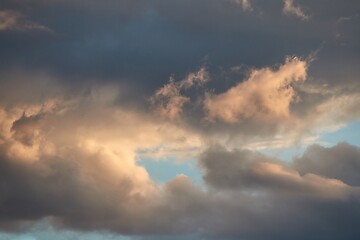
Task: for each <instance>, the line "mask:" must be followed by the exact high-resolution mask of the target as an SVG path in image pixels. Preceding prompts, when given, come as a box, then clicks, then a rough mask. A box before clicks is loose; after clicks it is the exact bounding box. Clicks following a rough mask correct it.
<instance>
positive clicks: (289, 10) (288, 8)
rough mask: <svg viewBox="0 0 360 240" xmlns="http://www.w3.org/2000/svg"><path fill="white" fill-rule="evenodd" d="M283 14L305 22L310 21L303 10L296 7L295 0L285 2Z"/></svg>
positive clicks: (285, 0)
mask: <svg viewBox="0 0 360 240" xmlns="http://www.w3.org/2000/svg"><path fill="white" fill-rule="evenodd" d="M283 13H284V14H287V15H294V16H296V17H299V18H301V19H303V20H308V19H309V16H308V15H307V14H305V13H304V11H303V10H302V8H301V7H300V6H298V5H295V3H294V0H284V8H283Z"/></svg>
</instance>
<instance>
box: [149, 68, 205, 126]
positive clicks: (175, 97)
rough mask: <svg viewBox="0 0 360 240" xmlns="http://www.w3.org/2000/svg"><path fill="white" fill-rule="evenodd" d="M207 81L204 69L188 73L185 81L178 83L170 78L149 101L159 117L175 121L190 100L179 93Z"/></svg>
mask: <svg viewBox="0 0 360 240" xmlns="http://www.w3.org/2000/svg"><path fill="white" fill-rule="evenodd" d="M207 81H208V73H207V71H206V69H205V68H204V67H202V68H200V69H199V70H198V71H197V72H195V73H189V74H188V75H187V77H186V78H185V79H183V80H181V81H179V82H175V79H174V78H173V77H170V80H169V82H168V83H167V84H165V85H164V86H163V87H162V88H160V89H158V90H157V91H156V92H155V94H154V95H153V96H152V97H151V98H150V101H151V103H152V104H153V105H154V106H155V107H156V110H157V112H158V113H159V114H160V115H161V116H164V117H167V118H169V119H172V120H173V119H177V118H179V117H180V115H181V113H182V111H183V106H184V104H185V103H187V102H189V101H190V98H189V97H186V96H183V95H182V94H181V91H182V90H186V89H189V88H191V87H193V86H195V85H198V86H202V85H204V84H205V83H206V82H207Z"/></svg>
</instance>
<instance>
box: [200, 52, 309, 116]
mask: <svg viewBox="0 0 360 240" xmlns="http://www.w3.org/2000/svg"><path fill="white" fill-rule="evenodd" d="M306 76H307V63H306V61H303V60H301V59H298V58H288V59H287V60H286V62H285V63H284V64H283V65H281V66H280V67H279V68H278V69H276V70H273V69H271V68H262V69H255V70H252V71H251V72H250V74H249V77H248V78H247V79H246V80H245V81H243V82H240V83H238V84H236V85H235V86H234V87H232V88H230V89H229V90H227V91H226V92H224V93H221V94H218V95H208V96H207V98H206V99H205V101H204V108H205V110H206V111H207V119H209V120H210V121H213V120H216V119H219V120H221V121H224V122H227V123H236V122H239V121H241V120H243V119H255V120H258V121H260V122H265V121H266V122H274V121H279V120H286V119H288V118H289V117H290V105H291V103H292V102H294V101H296V93H295V91H294V89H293V88H292V86H291V84H293V83H296V82H301V81H304V80H305V79H306Z"/></svg>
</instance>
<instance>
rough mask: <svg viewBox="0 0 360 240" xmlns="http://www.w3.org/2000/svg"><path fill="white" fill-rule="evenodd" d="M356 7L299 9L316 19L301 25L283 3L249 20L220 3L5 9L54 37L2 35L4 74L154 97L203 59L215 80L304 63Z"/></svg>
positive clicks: (30, 4)
mask: <svg viewBox="0 0 360 240" xmlns="http://www.w3.org/2000/svg"><path fill="white" fill-rule="evenodd" d="M353 2H354V1H349V2H346V3H340V2H338V1H332V2H331V5H334V8H337V6H338V5H341V8H340V9H341V11H339V12H334V11H333V10H332V9H330V10H329V11H323V4H319V3H312V2H308V1H306V2H302V1H301V2H299V4H301V5H303V6H306V8H307V9H309V11H310V12H311V13H312V15H313V18H312V20H311V22H303V21H299V20H297V19H293V18H289V17H288V16H286V15H283V14H282V7H283V2H282V1H275V2H272V3H271V4H270V3H268V2H267V1H253V8H254V11H252V12H246V11H245V12H244V11H243V10H242V8H241V6H237V5H236V4H234V3H233V2H232V1H225V0H224V1H214V0H211V1H204V0H201V1H171V2H167V1H149V2H148V1H141V2H137V3H133V1H119V2H116V1H103V2H101V3H99V2H95V1H86V3H85V2H84V1H52V2H43V1H26V2H25V3H23V2H20V1H3V2H2V4H1V7H2V8H3V9H13V10H16V11H19V12H21V13H22V14H24V15H26V16H27V18H28V19H30V20H33V21H35V22H39V23H41V24H44V25H45V26H48V27H49V28H51V29H52V30H53V31H54V32H55V33H54V34H47V33H13V32H2V33H1V42H2V44H1V46H2V48H1V51H2V55H1V59H2V62H4V63H5V64H2V69H3V70H4V69H7V68H9V67H14V66H16V67H21V68H31V69H41V70H46V71H52V72H55V73H56V74H59V75H61V76H64V79H62V80H61V81H66V79H68V81H72V79H73V76H74V75H75V76H79V75H80V76H81V79H83V81H87V80H88V78H89V77H90V76H91V78H101V79H103V80H105V79H108V80H112V81H128V82H129V83H131V82H133V81H134V80H135V82H136V83H137V85H140V86H141V88H145V89H149V90H153V89H154V88H156V87H158V86H161V83H162V82H163V81H164V80H166V79H167V78H168V77H169V75H170V74H172V73H175V74H176V75H180V77H183V76H184V75H186V73H187V72H189V71H194V69H196V68H197V67H198V66H199V65H200V64H201V62H202V61H203V59H204V58H206V59H208V60H207V61H209V62H210V63H211V64H212V65H211V66H213V69H212V71H215V72H219V67H225V68H227V67H232V66H235V65H242V64H244V65H248V66H256V67H260V66H263V65H271V64H274V63H277V62H280V61H282V59H283V58H284V56H286V55H292V54H295V55H298V56H306V55H308V54H309V53H310V52H311V51H314V50H316V49H318V48H319V47H320V46H321V44H322V43H323V42H324V41H326V42H327V41H329V40H331V39H332V35H333V33H334V31H335V30H334V24H335V22H336V21H337V20H338V18H340V17H344V16H345V17H346V16H351V15H353V14H354V12H355V9H356V8H357V4H356V3H353ZM335 6H336V7H335ZM354 25H356V24H354ZM356 36H357V35H356ZM356 36H351V37H350V38H356ZM338 48H339V47H337V49H338ZM329 51H330V52H331V51H334V50H329ZM71 76H72V77H71ZM215 79H216V78H215ZM78 80H79V79H78ZM219 81H221V79H219ZM219 85H220V84H219V83H216V81H215V82H214V86H219ZM146 91H148V90H146ZM148 93H149V92H148Z"/></svg>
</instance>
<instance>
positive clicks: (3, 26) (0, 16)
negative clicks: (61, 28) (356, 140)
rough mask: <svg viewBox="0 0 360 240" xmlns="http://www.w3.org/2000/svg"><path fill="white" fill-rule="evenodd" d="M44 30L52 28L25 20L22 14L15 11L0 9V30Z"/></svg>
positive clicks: (48, 30) (49, 30) (47, 30)
mask: <svg viewBox="0 0 360 240" xmlns="http://www.w3.org/2000/svg"><path fill="white" fill-rule="evenodd" d="M7 30H11V31H32V30H38V31H46V32H51V31H52V30H51V29H49V28H48V27H46V26H44V25H41V24H38V23H35V22H32V21H30V20H27V19H26V18H25V17H24V15H23V14H21V13H20V12H17V11H11V10H0V31H7Z"/></svg>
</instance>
